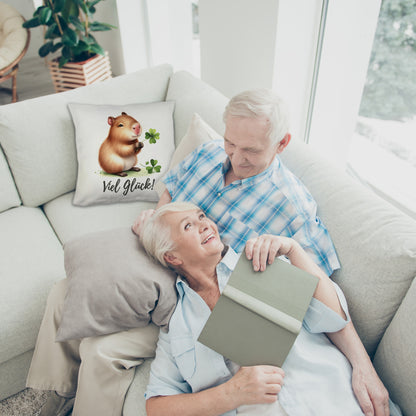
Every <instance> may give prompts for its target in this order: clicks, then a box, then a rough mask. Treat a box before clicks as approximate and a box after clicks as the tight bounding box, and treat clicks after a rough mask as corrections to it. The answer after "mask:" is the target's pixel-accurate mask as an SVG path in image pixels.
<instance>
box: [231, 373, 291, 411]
mask: <svg viewBox="0 0 416 416" xmlns="http://www.w3.org/2000/svg"><path fill="white" fill-rule="evenodd" d="M284 376H285V373H284V371H283V370H282V369H281V368H279V367H274V366H271V365H257V366H253V367H241V368H240V369H239V370H238V371H237V373H236V374H235V375H234V376H233V377H232V378H231V379H230V380H229V381H227V383H225V384H226V386H224V387H226V388H227V394H228V395H229V397H230V399H231V400H235V403H234V404H233V406H235V408H237V407H239V406H241V405H243V404H261V403H273V402H275V401H276V400H277V395H278V393H279V392H280V390H281V389H282V385H283V378H284Z"/></svg>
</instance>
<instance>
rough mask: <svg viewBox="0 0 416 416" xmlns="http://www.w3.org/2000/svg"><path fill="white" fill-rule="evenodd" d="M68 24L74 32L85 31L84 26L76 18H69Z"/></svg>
mask: <svg viewBox="0 0 416 416" xmlns="http://www.w3.org/2000/svg"><path fill="white" fill-rule="evenodd" d="M69 22H70V23H72V24H73V25H74V27H75V29H76V30H78V31H80V32H84V31H85V26H84V25H83V24H82V22H81V21H80V20H79V18H78V16H69Z"/></svg>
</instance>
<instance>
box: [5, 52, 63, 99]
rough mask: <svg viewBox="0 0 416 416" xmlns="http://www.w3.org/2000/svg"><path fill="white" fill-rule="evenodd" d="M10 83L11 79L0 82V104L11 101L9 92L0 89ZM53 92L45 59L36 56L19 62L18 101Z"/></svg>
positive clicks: (8, 85)
mask: <svg viewBox="0 0 416 416" xmlns="http://www.w3.org/2000/svg"><path fill="white" fill-rule="evenodd" d="M11 85H12V84H11V80H8V81H6V82H3V83H1V84H0V105H2V104H8V103H11V101H12V96H11V94H9V93H8V92H6V91H3V89H2V88H4V87H11ZM53 93H55V91H54V89H53V84H52V79H51V76H50V74H49V69H48V67H47V66H46V64H45V61H44V60H43V59H42V58H39V57H38V56H35V57H28V58H24V59H23V60H22V61H21V62H20V64H19V70H18V72H17V99H18V101H23V100H27V99H30V98H35V97H40V96H42V95H48V94H53Z"/></svg>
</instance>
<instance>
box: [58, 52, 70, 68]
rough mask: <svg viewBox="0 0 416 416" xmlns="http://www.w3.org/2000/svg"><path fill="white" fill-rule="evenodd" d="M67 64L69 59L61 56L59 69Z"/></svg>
mask: <svg viewBox="0 0 416 416" xmlns="http://www.w3.org/2000/svg"><path fill="white" fill-rule="evenodd" d="M67 62H69V59H68V58H66V57H65V56H63V55H62V56H61V57H60V58H59V68H62V67H63V66H64V65H65V64H66V63H67Z"/></svg>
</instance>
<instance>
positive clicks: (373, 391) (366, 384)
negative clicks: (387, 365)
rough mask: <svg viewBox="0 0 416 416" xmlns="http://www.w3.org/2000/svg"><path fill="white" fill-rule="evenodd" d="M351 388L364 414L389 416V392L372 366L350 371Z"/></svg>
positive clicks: (367, 415) (368, 415)
mask: <svg viewBox="0 0 416 416" xmlns="http://www.w3.org/2000/svg"><path fill="white" fill-rule="evenodd" d="M352 388H353V390H354V393H355V396H356V397H357V400H358V403H359V404H360V406H361V409H362V411H363V412H364V414H365V415H366V416H389V415H390V409H389V393H388V392H387V389H386V388H385V387H384V385H383V383H382V381H381V380H380V378H379V377H378V375H377V373H376V371H375V370H374V367H373V366H370V367H368V368H363V367H362V366H359V368H357V369H355V368H354V367H353V371H352Z"/></svg>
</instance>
